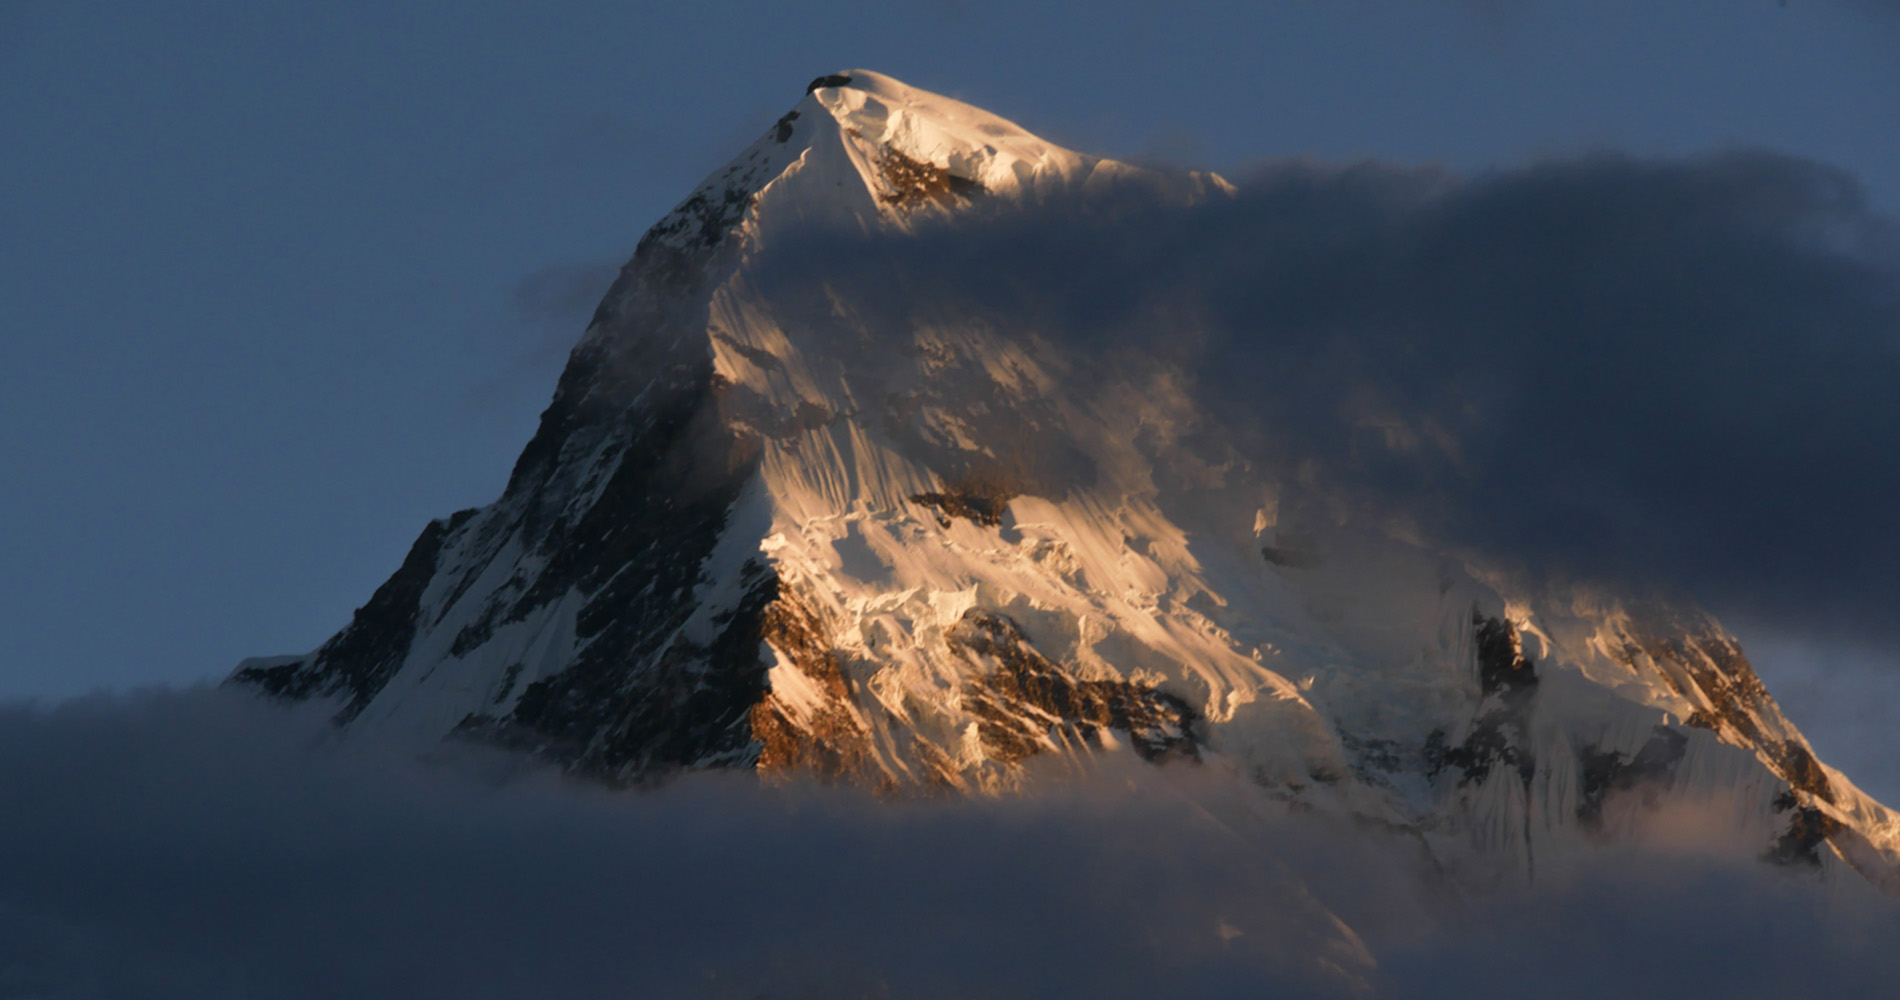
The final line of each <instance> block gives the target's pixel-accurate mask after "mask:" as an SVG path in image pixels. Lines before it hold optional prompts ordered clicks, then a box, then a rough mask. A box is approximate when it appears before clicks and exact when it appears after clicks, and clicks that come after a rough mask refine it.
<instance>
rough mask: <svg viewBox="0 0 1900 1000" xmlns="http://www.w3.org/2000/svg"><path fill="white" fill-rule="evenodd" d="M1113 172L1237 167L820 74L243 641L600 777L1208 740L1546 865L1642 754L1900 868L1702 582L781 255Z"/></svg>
mask: <svg viewBox="0 0 1900 1000" xmlns="http://www.w3.org/2000/svg"><path fill="white" fill-rule="evenodd" d="M1124 184H1133V185H1140V186H1142V188H1143V190H1146V191H1148V192H1150V193H1151V194H1154V195H1156V196H1158V197H1159V198H1160V200H1161V201H1162V202H1163V203H1168V204H1174V203H1185V202H1193V201H1197V200H1200V199H1205V198H1214V197H1221V196H1223V195H1224V193H1226V192H1229V191H1231V188H1230V187H1229V186H1228V185H1227V184H1226V182H1225V181H1222V180H1221V179H1220V178H1218V177H1214V176H1212V175H1169V174H1162V173H1157V172H1153V171H1146V170H1142V169H1140V168H1136V167H1131V166H1127V165H1124V164H1119V163H1115V162H1114V161H1110V160H1104V159H1099V158H1095V157H1090V156H1086V155H1083V154H1079V153H1074V152H1071V151H1069V150H1065V149H1062V148H1060V147H1057V146H1055V145H1052V144H1050V143H1047V142H1045V141H1043V140H1041V139H1038V138H1036V137H1035V136H1033V135H1031V134H1029V133H1028V132H1026V131H1024V130H1023V129H1021V128H1020V127H1018V126H1016V125H1014V124H1012V123H1010V122H1008V121H1006V120H1004V119H1002V118H999V117H997V116H995V115H992V114H989V113H987V112H984V111H982V110H980V109H977V108H974V107H971V106H969V105H967V104H963V103H961V102H958V101H955V100H952V99H950V98H946V97H941V96H938V95H935V94H930V93H927V92H925V91H920V90H917V89H915V88H911V87H908V86H906V85H904V84H902V83H899V82H898V81H896V80H893V79H891V78H889V77H886V76H882V75H880V74H876V73H872V72H868V71H863V70H851V71H846V72H843V73H838V74H833V75H829V76H825V77H820V78H819V79H817V80H815V81H813V83H812V85H811V86H810V88H809V89H808V90H807V92H806V94H805V95H804V97H803V98H802V99H801V100H800V101H799V102H798V103H797V104H796V106H795V107H793V108H792V109H791V110H790V111H789V112H787V113H786V114H785V115H784V116H783V117H782V118H780V119H779V120H778V121H777V122H776V123H775V124H774V125H773V126H772V128H770V129H769V130H768V131H767V133H766V134H765V135H764V136H762V137H761V138H760V139H759V140H758V141H757V142H755V143H754V144H753V145H752V146H750V147H749V148H748V149H746V150H745V151H744V152H742V153H741V154H740V155H739V156H738V157H737V158H735V159H734V160H733V161H732V162H731V163H730V164H728V165H726V166H725V167H723V168H721V170H719V171H717V172H715V173H714V174H713V175H712V176H711V177H709V178H708V179H707V180H706V181H705V182H704V183H703V184H702V185H701V186H700V187H699V188H698V189H696V190H695V191H694V192H693V193H692V194H691V195H690V196H689V197H688V198H687V199H686V200H685V201H684V202H682V203H681V204H680V206H679V207H678V208H676V209H675V210H673V211H672V212H671V213H669V214H668V215H667V216H666V217H665V218H663V219H662V220H660V222H659V223H657V224H656V225H655V226H654V227H653V228H652V229H651V230H650V231H649V232H648V233H647V234H646V236H645V237H644V238H642V239H641V241H640V243H639V246H638V249H637V250H636V252H635V254H634V257H633V259H632V261H630V262H629V263H628V264H627V266H626V267H625V268H624V269H623V270H622V272H621V275H620V277H619V278H618V280H617V281H616V282H615V283H614V286H613V287H612V289H610V290H609V291H608V293H607V295H606V297H605V299H604V300H603V302H602V303H601V306H600V309H599V310H598V311H597V312H596V314H595V317H594V319H593V321H592V322H591V323H590V325H589V327H588V329H587V331H586V332H585V334H584V336H583V337H582V338H581V340H580V343H579V344H578V346H577V347H576V348H575V350H574V352H573V354H572V356H571V357H570V360H569V363H568V367H567V369H566V371H565V373H564V374H563V375H562V378H561V382H560V385H559V387H558V389H557V391H556V393H555V397H554V400H553V401H552V403H551V405H550V406H549V408H548V410H547V411H546V412H545V413H544V414H543V416H542V419H541V424H540V427H539V428H538V430H537V432H536V433H535V435H534V437H533V439H532V440H531V441H530V442H529V444H528V445H527V447H526V448H525V449H524V451H523V453H522V455H521V457H520V459H519V460H518V462H517V464H516V467H515V469H514V472H513V475H512V476H511V478H510V481H509V484H508V487H507V489H506V491H505V492H504V494H503V495H502V497H501V498H499V499H498V500H497V501H496V502H495V503H494V504H492V505H490V506H488V507H484V508H480V509H476V510H468V511H463V512H460V513H458V514H455V515H454V516H452V517H449V518H445V519H442V520H439V521H436V522H433V523H431V524H430V525H429V526H428V527H427V528H426V529H425V530H424V531H423V533H422V536H421V537H420V538H419V539H418V540H417V542H416V544H415V546H414V548H413V549H412V550H411V552H410V553H409V556H408V558H407V559H406V560H405V561H404V563H403V565H402V567H401V568H400V569H399V570H398V571H397V572H396V573H395V575H393V576H392V577H391V578H390V580H389V582H388V583H386V584H385V585H384V586H383V587H382V588H380V589H379V590H378V591H377V592H376V594H375V595H374V596H372V598H371V599H370V601H369V603H368V604H366V605H365V606H364V607H363V608H362V609H360V610H359V611H358V612H357V614H356V616H355V619H354V620H353V621H352V622H351V623H350V624H349V625H348V626H347V627H345V628H344V629H343V630H342V631H341V632H339V633H338V634H337V636H335V637H334V638H332V639H331V640H330V641H329V642H327V643H325V644H324V645H323V646H322V647H321V648H319V649H318V650H316V651H314V652H312V653H310V654H308V655H306V656H301V657H285V658H275V659H271V660H260V661H247V663H245V664H243V665H241V666H240V668H239V670H238V672H237V673H236V675H234V680H235V681H236V682H239V683H245V684H251V685H255V686H256V687H258V688H260V689H262V690H264V691H266V692H268V693H270V694H273V695H277V696H280V697H286V698H299V699H300V698H309V697H319V696H321V697H331V698H335V699H336V700H337V702H338V706H339V707H338V719H339V721H341V722H343V723H345V724H346V725H348V726H352V727H376V728H380V729H383V730H388V731H402V732H413V733H415V734H417V735H419V736H421V737H423V738H425V739H430V740H433V739H439V738H441V737H442V736H444V735H447V734H457V735H459V736H462V737H466V738H479V739H484V740H489V741H494V742H499V743H503V744H507V745H512V746H518V747H521V748H522V749H524V750H526V751H528V752H532V753H536V754H539V755H542V756H544V757H546V758H549V759H552V760H555V761H558V762H560V763H562V764H563V765H564V766H567V767H569V768H571V769H573V770H576V771H580V772H585V773H589V774H592V775H596V776H600V777H604V778H607V779H610V780H635V779H638V778H641V777H643V776H646V775H650V774H654V773H658V772H664V771H667V770H673V769H679V768H706V767H736V768H752V769H757V770H760V771H764V772H768V773H770V772H782V771H801V772H811V773H819V774H824V775H828V776H831V777H834V778H839V779H843V780H852V781H858V782H863V783H865V784H868V785H872V786H874V787H879V788H885V789H894V790H895V789H905V788H920V787H938V788H945V789H954V790H959V791H963V792H969V793H982V792H995V791H1002V790H1007V789H1009V788H1011V787H1014V785H1015V784H1016V783H1017V782H1018V781H1019V780H1020V779H1021V777H1022V775H1023V774H1024V773H1025V769H1026V768H1028V767H1030V766H1032V765H1034V764H1035V763H1036V762H1038V761H1043V762H1052V763H1066V765H1067V766H1073V767H1077V768H1086V767H1088V766H1090V762H1091V761H1095V760H1099V759H1100V757H1101V756H1102V755H1105V754H1121V753H1133V754H1135V755H1138V756H1139V757H1141V758H1143V759H1146V760H1150V761H1183V762H1197V763H1198V766H1200V767H1203V768H1208V769H1212V770H1217V771H1220V772H1222V773H1226V774H1231V775H1232V776H1233V777H1234V779H1235V780H1236V781H1240V782H1244V783H1246V784H1247V786H1248V787H1251V788H1254V789H1257V790H1259V792H1260V793H1261V794H1262V795H1263V796H1265V797H1266V798H1267V799H1269V800H1272V801H1278V802H1284V803H1292V804H1295V805H1297V806H1298V807H1301V808H1318V809H1326V810H1331V811H1335V812H1338V813H1340V814H1342V815H1349V816H1353V817H1357V818H1361V819H1366V820H1370V821H1372V822H1375V823H1377V824H1380V825H1383V826H1386V827H1389V828H1391V829H1394V830H1400V831H1404V832H1405V833H1406V835H1408V836H1411V837H1416V838H1417V839H1418V840H1419V841H1421V842H1423V843H1424V844H1426V845H1427V847H1428V848H1429V850H1430V851H1431V852H1432V853H1433V855H1434V857H1435V858H1436V859H1438V860H1439V862H1440V863H1441V864H1442V865H1444V867H1445V868H1446V869H1447V870H1449V871H1452V872H1453V873H1454V874H1460V873H1462V874H1465V875H1468V877H1470V878H1473V879H1489V878H1500V877H1509V876H1510V875H1511V874H1512V873H1515V875H1516V876H1518V877H1531V876H1532V875H1533V874H1534V873H1535V872H1536V871H1537V870H1539V868H1540V866H1541V867H1543V868H1545V869H1548V868H1549V867H1550V866H1553V865H1557V866H1561V865H1562V864H1563V863H1564V859H1565V858H1566V857H1572V856H1575V855H1576V853H1577V852H1579V851H1583V850H1587V849H1588V848H1589V846H1590V845H1591V844H1593V843H1596V842H1597V841H1598V840H1600V839H1602V838H1604V837H1609V836H1613V835H1614V834H1615V832H1616V830H1617V829H1618V826H1619V824H1625V823H1627V822H1630V821H1631V819H1630V814H1629V812H1628V810H1629V809H1630V808H1632V807H1630V806H1629V805H1628V802H1629V801H1631V799H1630V797H1629V796H1624V795H1622V794H1621V793H1623V792H1627V791H1630V790H1632V789H1636V788H1639V787H1640V788H1643V789H1647V790H1660V791H1656V794H1663V795H1670V796H1676V797H1679V798H1685V799H1693V800H1697V801H1704V800H1713V799H1717V798H1720V799H1723V800H1724V801H1727V802H1729V803H1730V805H1729V808H1732V809H1733V811H1734V813H1735V819H1736V824H1737V826H1738V827H1739V828H1741V829H1742V830H1744V831H1745V835H1747V836H1752V837H1755V838H1756V839H1757V840H1758V841H1759V842H1760V845H1761V848H1762V851H1763V852H1764V854H1765V855H1767V856H1769V857H1771V858H1774V859H1776V860H1779V861H1783V862H1786V863H1790V864H1796V865H1802V866H1806V865H1813V866H1815V867H1817V868H1820V869H1823V870H1824V871H1827V872H1846V871H1850V870H1852V871H1858V872H1859V873H1860V874H1861V875H1864V876H1866V878H1868V879H1869V880H1871V881H1873V882H1875V883H1877V884H1881V885H1884V886H1886V887H1888V888H1890V889H1892V888H1894V887H1895V886H1896V883H1897V882H1900V879H1897V878H1896V875H1895V873H1896V871H1900V866H1897V865H1896V862H1897V861H1900V820H1897V819H1896V817H1895V816H1894V814H1893V813H1891V812H1889V811H1888V810H1886V809H1885V808H1884V807H1882V806H1880V805H1879V804H1877V803H1874V802H1873V801H1872V800H1871V799H1868V798H1867V797H1866V796H1864V795H1862V794H1861V793H1859V792H1858V791H1857V790H1855V789H1854V788H1853V786H1852V785H1851V784H1850V783H1849V782H1848V781H1847V780H1846V779H1845V778H1844V777H1843V776H1841V775H1840V774H1839V773H1838V772H1835V771H1832V770H1831V769H1828V768H1826V767H1825V766H1824V765H1822V764H1820V763H1819V762H1818V761H1817V760H1815V758H1814V756H1813V754H1812V753H1811V752H1810V751H1809V749H1808V747H1807V745H1806V743H1805V741H1804V740H1802V738H1801V737H1800V734H1799V733H1798V732H1796V731H1795V729H1794V727H1793V726H1792V725H1791V724H1789V723H1788V722H1787V721H1786V720H1785V719H1784V718H1782V717H1781V715H1780V712H1779V710H1778V709H1777V708H1776V707H1775V706H1774V703H1773V701H1772V699H1771V698H1769V696H1768V695H1767V692H1766V691H1765V690H1764V689H1762V687H1761V684H1760V682H1759V680H1757V679H1756V678H1755V676H1754V673H1753V671H1752V669H1751V668H1750V667H1749V666H1748V664H1747V661H1746V659H1745V658H1743V657H1742V655H1741V652H1740V649H1739V647H1738V646H1737V645H1736V644H1735V643H1734V641H1733V640H1732V639H1731V638H1729V637H1728V636H1727V635H1726V634H1725V633H1724V632H1722V630H1721V629H1720V627H1719V626H1717V625H1716V624H1715V623H1714V622H1713V621H1711V620H1709V619H1707V618H1706V616H1702V615H1699V614H1697V613H1693V612H1683V611H1674V612H1668V613H1666V614H1665V613H1662V612H1660V611H1657V610H1655V609H1643V608H1636V607H1629V606H1626V604H1625V602H1624V601H1623V600H1621V599H1620V598H1618V597H1617V596H1616V595H1604V594H1594V593H1585V592H1582V591H1576V592H1565V593H1550V592H1547V591H1544V590H1539V589H1536V588H1529V587H1525V586H1523V585H1520V584H1516V583H1514V582H1513V581H1512V578H1511V577H1510V576H1509V575H1508V574H1505V573H1502V572H1500V571H1498V570H1496V569H1495V568H1492V567H1487V566H1482V565H1477V564H1475V563H1473V562H1472V561H1470V560H1469V559H1468V558H1467V557H1465V556H1462V555H1459V554H1456V553H1451V552H1446V551H1440V550H1437V549H1434V548H1433V547H1431V546H1430V545H1427V544H1425V543H1423V542H1420V541H1417V540H1415V539H1410V538H1408V537H1406V536H1405V535H1404V534H1403V533H1396V532H1392V531H1387V530H1382V529H1380V528H1378V527H1377V526H1366V525H1360V524H1355V523H1351V522H1350V521H1348V520H1342V519H1339V518H1335V517H1332V516H1329V514H1328V512H1327V511H1326V510H1325V508H1324V505H1315V504H1310V503H1304V502H1302V492H1301V491H1302V485H1301V483H1300V482H1299V481H1298V479H1297V477H1294V478H1287V477H1282V476H1279V475H1276V474H1275V473H1273V472H1271V471H1270V470H1268V469H1266V468H1264V467H1258V466H1256V465H1255V464H1253V463H1251V462H1250V461H1249V460H1248V458H1247V456H1245V455H1241V454H1238V453H1236V452H1235V451H1233V450H1232V448H1231V446H1230V445H1227V444H1225V443H1223V442H1225V441H1227V440H1229V436H1228V435H1225V434H1224V433H1222V428H1221V427H1220V426H1219V424H1218V421H1217V420H1216V419H1215V418H1214V417H1213V416H1212V415H1210V414H1208V413H1205V412H1202V410H1201V408H1200V407H1199V406H1198V405H1197V403H1196V400H1195V399H1194V398H1193V396H1192V394H1191V393H1189V392H1188V391H1186V390H1185V389H1184V388H1183V385H1182V383H1181V382H1180V381H1179V380H1177V379H1172V378H1171V377H1170V374H1169V371H1168V369H1167V367H1166V366H1165V365H1164V364H1161V363H1159V362H1152V363H1150V362H1145V361H1141V360H1140V359H1137V360H1135V361H1134V362H1132V363H1127V364H1122V365H1120V366H1105V365H1104V364H1103V363H1100V359H1088V360H1089V364H1087V365H1085V364H1083V361H1084V359H1081V358H1078V357H1076V356H1075V355H1073V354H1072V353H1070V352H1069V351H1068V350H1066V349H1065V348H1064V347H1062V345H1060V344H1058V343H1053V342H1051V341H1049V340H1047V339H1044V338H1042V337H1040V336H1038V335H1037V331H1036V330H1034V329H1033V328H1026V327H1025V326H1024V325H1023V321H1022V320H1021V319H1020V318H1018V317H1012V316H1008V315H998V314H996V313H995V312H994V310H988V311H986V307H985V305H984V304H983V303H981V302H957V301H953V302H943V301H936V300H931V299H917V300H915V301H906V302H904V303H903V305H902V308H901V309H893V308H890V307H889V306H888V304H880V303H873V302H869V301H866V300H865V299H864V298H862V297H861V296H854V294H853V293H852V292H851V290H850V289H851V288H853V287H858V288H862V287H865V285H866V282H862V281H861V282H858V283H856V284H853V283H846V282H832V281H826V280H823V274H822V268H818V269H816V274H817V275H818V276H817V277H815V278H813V279H812V280H801V281H785V280H782V279H781V278H775V277H774V275H773V272H772V268H773V266H774V265H775V264H780V263H783V261H782V259H781V258H783V257H786V256H794V255H798V254H803V253H807V252H809V246H810V244H809V242H801V241H806V240H807V238H808V237H810V236H811V235H812V234H814V233H823V232H827V231H840V232H846V233H853V232H855V233H867V232H875V233H877V234H879V235H880V236H882V237H884V238H891V239H904V238H907V237H908V236H909V235H910V234H911V233H912V232H913V230H915V229H917V228H918V227H919V225H920V223H921V221H922V220H924V219H938V220H947V219H951V218H953V217H955V216H956V215H957V213H960V212H964V211H966V210H971V209H974V208H976V207H977V206H985V205H987V206H989V208H988V209H987V210H989V211H994V212H1009V211H1012V210H1013V206H1023V205H1025V204H1026V203H1029V202H1034V201H1036V200H1038V199H1041V198H1044V197H1053V196H1056V195H1084V196H1086V195H1088V194H1090V193H1091V192H1094V193H1101V192H1105V191H1112V190H1114V189H1115V188H1116V187H1117V186H1118V185H1124ZM775 255H776V256H775ZM805 263H809V262H805ZM850 266H853V267H864V268H875V267H877V266H878V264H877V263H876V262H875V261H871V262H866V261H864V260H854V261H853V262H852V263H851V264H850ZM811 272H813V268H810V267H807V268H806V269H805V272H802V273H811ZM858 277H860V278H863V277H867V276H866V275H859V276H858ZM868 277H870V278H872V279H876V278H879V277H881V275H879V274H871V275H868ZM896 277H897V276H893V280H896ZM875 283H876V282H875V281H872V282H869V284H875ZM1085 368H1086V370H1087V372H1088V374H1087V377H1086V378H1084V377H1083V376H1082V374H1081V372H1082V371H1083V370H1084V369H1085ZM1500 873H1502V874H1500Z"/></svg>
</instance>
